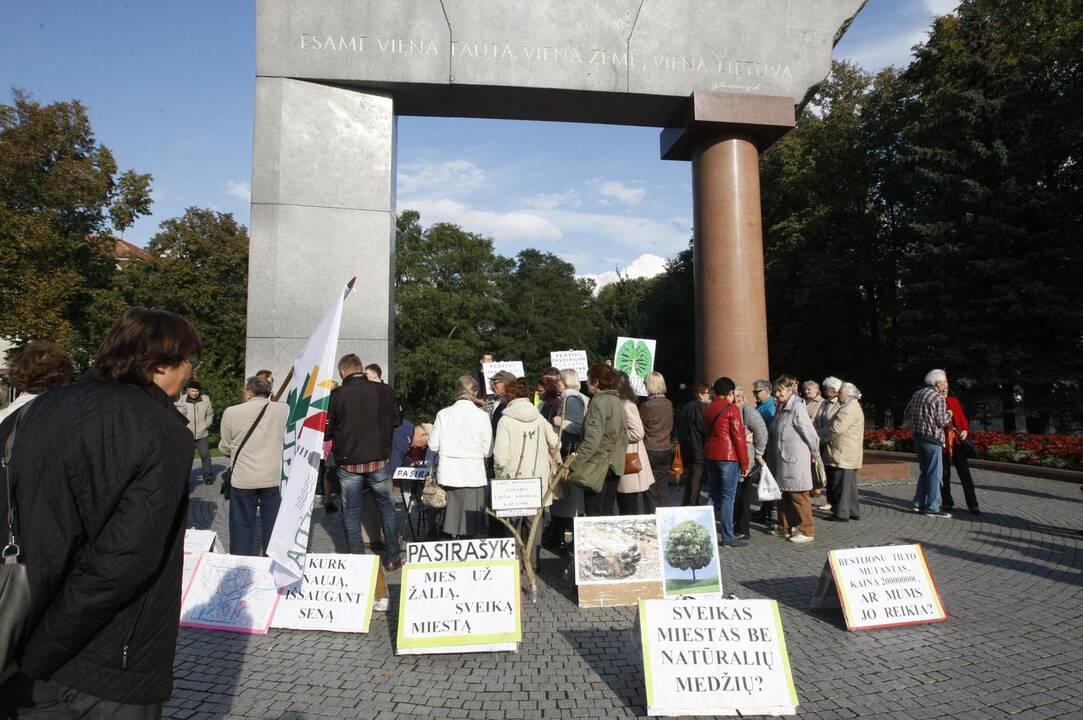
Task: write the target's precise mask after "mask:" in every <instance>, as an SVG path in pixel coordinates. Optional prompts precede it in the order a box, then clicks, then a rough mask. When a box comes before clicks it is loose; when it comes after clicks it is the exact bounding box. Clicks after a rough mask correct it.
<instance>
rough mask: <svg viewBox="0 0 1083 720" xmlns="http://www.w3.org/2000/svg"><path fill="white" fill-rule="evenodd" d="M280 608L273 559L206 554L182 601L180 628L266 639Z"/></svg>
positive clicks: (201, 558)
mask: <svg viewBox="0 0 1083 720" xmlns="http://www.w3.org/2000/svg"><path fill="white" fill-rule="evenodd" d="M277 604H278V590H277V589H276V588H275V583H274V578H273V577H272V576H271V559H270V558H261V557H250V556H247V555H219V554H217V553H209V552H205V553H203V555H202V556H200V558H199V560H198V562H197V563H196V567H195V570H194V571H193V572H192V579H191V581H190V582H189V583H188V589H187V591H186V592H185V593H184V597H183V598H182V599H181V616H180V624H181V626H182V627H194V628H204V629H209V630H230V631H232V632H242V633H252V634H256V635H266V634H267V628H269V627H270V625H271V617H272V616H273V615H274V609H275V606H276V605H277Z"/></svg>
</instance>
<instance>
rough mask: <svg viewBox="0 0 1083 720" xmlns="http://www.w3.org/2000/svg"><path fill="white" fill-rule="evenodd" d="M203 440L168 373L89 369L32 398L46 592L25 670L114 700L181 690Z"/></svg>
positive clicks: (25, 531) (34, 486) (38, 586)
mask: <svg viewBox="0 0 1083 720" xmlns="http://www.w3.org/2000/svg"><path fill="white" fill-rule="evenodd" d="M12 427H13V423H12V418H8V420H7V421H5V423H4V424H3V426H0V439H6V438H7V436H8V433H9V432H10V431H11V428H12ZM194 445H195V441H194V440H193V439H192V434H191V433H190V432H189V431H188V429H187V427H186V424H185V420H184V417H183V416H182V415H181V414H180V413H179V412H177V411H176V409H174V407H173V403H172V401H171V400H170V399H169V398H168V397H167V396H166V395H165V393H164V392H162V391H161V390H160V389H158V388H157V386H154V385H150V386H147V387H139V386H135V385H127V384H121V383H108V382H101V381H98V380H94V379H90V378H85V379H83V380H80V381H79V382H77V383H75V384H72V385H67V386H64V387H61V388H57V389H55V390H50V391H49V392H47V393H45V394H44V395H42V396H41V397H39V398H36V399H35V400H34V401H33V402H32V403H31V404H30V406H29V407H28V408H27V412H26V413H25V415H24V417H23V418H22V420H21V421H20V423H19V431H18V435H17V436H16V440H15V448H14V452H13V454H12V469H13V471H14V474H13V479H14V482H15V484H16V487H15V498H16V508H17V511H18V514H19V532H20V543H21V545H22V548H23V553H24V555H23V557H24V560H25V562H26V569H27V574H28V576H29V578H30V588H31V596H32V600H33V607H32V613H33V614H32V617H31V624H30V632H29V635H28V637H27V642H26V644H25V645H24V647H23V649H22V652H21V654H20V657H19V660H18V662H19V665H20V666H21V668H22V672H23V673H24V674H26V675H28V676H29V677H31V678H35V679H52V680H55V681H56V682H58V683H61V684H63V685H67V686H69V687H72V688H75V689H77V690H81V691H83V692H86V693H89V694H91V695H93V696H95V697H99V698H103V699H105V700H112V701H114V702H122V703H133V704H149V703H157V702H163V701H165V700H167V699H168V698H169V696H170V694H171V693H172V686H173V682H172V674H173V654H174V651H175V647H176V641H177V619H178V615H179V613H180V593H181V587H180V586H181V566H182V561H183V556H182V553H183V545H184V528H185V524H186V523H185V520H186V515H187V509H188V476H189V474H190V472H191V467H192V451H193V448H194ZM6 506H7V500H6V498H5V497H4V496H3V494H2V493H0V507H2V508H3V509H4V511H5V512H6V510H7V507H6Z"/></svg>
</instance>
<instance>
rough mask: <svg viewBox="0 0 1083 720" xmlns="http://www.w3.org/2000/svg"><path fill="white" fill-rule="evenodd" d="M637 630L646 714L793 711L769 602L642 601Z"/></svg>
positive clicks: (793, 693)
mask: <svg viewBox="0 0 1083 720" xmlns="http://www.w3.org/2000/svg"><path fill="white" fill-rule="evenodd" d="M639 632H640V642H641V644H642V651H643V678H644V681H645V683H646V686H647V714H648V715H652V716H657V715H661V716H671V717H672V716H680V715H736V714H738V713H740V714H741V715H793V714H794V713H796V712H797V690H796V689H795V688H794V684H793V673H792V672H791V671H790V660H789V656H788V655H787V653H786V638H785V636H784V635H783V632H782V617H781V615H780V614H779V611H778V603H777V602H775V601H774V600H724V599H722V598H717V597H710V598H707V597H702V598H695V599H685V600H643V601H641V602H640V603H639Z"/></svg>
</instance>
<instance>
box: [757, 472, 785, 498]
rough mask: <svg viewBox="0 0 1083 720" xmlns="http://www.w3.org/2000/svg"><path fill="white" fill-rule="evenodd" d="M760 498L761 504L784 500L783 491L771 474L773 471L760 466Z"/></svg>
mask: <svg viewBox="0 0 1083 720" xmlns="http://www.w3.org/2000/svg"><path fill="white" fill-rule="evenodd" d="M759 496H760V502H768V501H770V500H781V499H782V491H781V490H779V489H778V483H777V482H775V476H774V475H772V474H771V470H770V469H768V467H767V466H766V465H761V466H760V490H759Z"/></svg>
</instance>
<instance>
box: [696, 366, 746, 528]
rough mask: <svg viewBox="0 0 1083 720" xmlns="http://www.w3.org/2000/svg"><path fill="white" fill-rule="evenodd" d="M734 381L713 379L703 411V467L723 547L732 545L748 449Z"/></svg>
mask: <svg viewBox="0 0 1083 720" xmlns="http://www.w3.org/2000/svg"><path fill="white" fill-rule="evenodd" d="M736 387H737V386H736V385H735V384H734V382H733V380H730V379H729V378H728V377H720V378H718V379H717V380H715V381H714V387H713V388H712V389H713V391H714V398H713V399H712V400H711V404H710V405H708V406H707V407H706V408H704V410H703V424H704V426H705V427H706V428H707V432H706V436H707V442H706V443H704V446H703V469H704V470H706V471H707V480H708V482H710V486H709V487H710V490H709V493H710V496H711V504H712V505H714V514H715V519H716V520H718V521H719V522H720V523H721V525H722V546H723V547H734V546H736V545H737V544H738V543H737V538H736V536H735V534H734V531H733V501H734V498H735V497H736V495H737V483H738V481H739V480H740V477H741V476H742V475H744V474H745V473H746V472H748V448H747V446H746V445H745V425H744V422H743V421H742V420H741V410H740V409H739V408H738V407H737V406H736V405H734V404H733V393H734V390H735V389H736Z"/></svg>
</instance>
